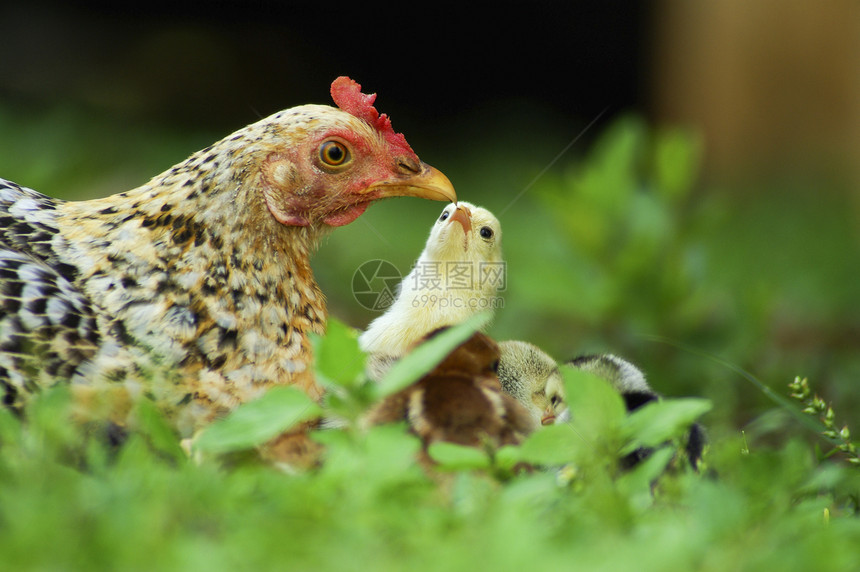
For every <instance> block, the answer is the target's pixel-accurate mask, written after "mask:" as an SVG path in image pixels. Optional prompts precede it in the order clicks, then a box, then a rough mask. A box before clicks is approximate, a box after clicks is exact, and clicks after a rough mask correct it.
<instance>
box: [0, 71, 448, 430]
mask: <svg viewBox="0 0 860 572" xmlns="http://www.w3.org/2000/svg"><path fill="white" fill-rule="evenodd" d="M332 96H333V98H334V100H335V102H336V103H337V104H338V106H339V107H340V109H338V108H334V107H329V106H324V105H303V106H299V107H294V108H291V109H287V110H284V111H281V112H279V113H276V114H274V115H272V116H270V117H267V118H265V119H262V120H260V121H258V122H257V123H254V124H252V125H249V126H247V127H245V128H243V129H240V130H239V131H237V132H235V133H233V134H231V135H229V136H227V137H226V138H224V139H222V140H221V141H218V142H217V143H215V144H213V145H211V146H209V147H207V148H206V149H203V150H202V151H199V152H197V153H195V154H193V155H192V156H191V157H190V158H188V159H187V160H186V161H183V162H182V163H179V164H177V165H176V166H174V167H173V168H171V169H169V170H167V171H165V172H164V173H162V174H160V175H157V176H156V177H154V178H153V179H152V180H151V181H149V182H148V183H147V184H145V185H143V186H140V187H137V188H135V189H133V190H130V191H127V192H121V193H119V194H116V195H113V196H110V197H107V198H103V199H96V200H90V201H80V202H67V201H61V200H55V199H51V198H48V197H46V196H44V195H41V194H39V193H37V192H35V191H33V190H30V189H27V188H24V187H21V186H18V185H16V184H15V183H12V182H9V181H3V180H0V386H2V398H3V401H4V403H5V404H7V405H10V406H13V407H17V406H19V405H20V404H21V403H22V402H23V401H24V400H25V398H26V396H27V395H28V394H30V393H32V392H33V391H35V390H37V389H38V388H39V387H41V386H50V385H53V384H55V383H57V382H59V381H63V380H68V381H71V382H72V384H73V389H74V391H75V393H76V396H77V397H78V399H79V400H80V401H82V402H84V403H87V402H90V401H91V402H92V403H93V404H95V403H97V402H107V408H108V409H109V412H108V414H109V417H111V418H113V420H114V421H117V422H120V423H123V422H124V419H123V416H124V415H125V413H126V410H127V409H128V408H129V407H130V403H131V402H133V401H134V399H135V398H136V397H137V396H139V395H147V396H149V397H151V398H153V399H154V400H155V401H156V403H157V404H158V405H159V406H160V407H161V408H162V409H163V410H164V411H165V412H166V413H167V414H168V416H169V418H170V419H171V420H172V421H174V422H175V423H176V425H177V427H178V428H179V429H180V430H181V432H182V433H183V434H186V435H187V434H189V433H191V432H193V430H194V429H196V428H198V427H200V426H201V425H202V424H204V423H206V422H208V421H210V420H211V419H212V418H213V417H215V416H217V415H219V414H222V413H224V412H226V411H229V410H231V409H232V408H233V407H235V406H236V405H237V404H239V403H242V402H245V401H248V400H250V399H253V398H254V397H256V396H258V395H260V394H261V393H262V392H263V391H264V390H265V389H266V388H268V387H270V386H272V385H276V384H295V385H297V386H299V387H301V388H303V389H304V390H305V391H307V392H308V393H309V394H310V395H311V396H312V397H315V398H316V397H319V396H320V389H319V388H318V386H317V385H316V384H315V382H314V380H313V376H312V372H311V369H310V367H309V366H310V361H311V347H310V343H309V340H308V334H309V333H311V332H316V333H322V332H323V331H324V329H325V322H326V307H325V302H324V299H323V295H322V293H321V292H320V290H319V288H318V287H317V285H316V282H315V281H314V278H313V274H312V272H311V267H310V263H309V257H310V255H311V253H312V252H313V250H314V249H315V247H316V243H317V240H318V238H319V237H320V236H321V235H322V234H323V233H325V232H326V231H327V230H328V229H330V228H332V227H336V226H341V225H344V224H347V223H349V222H351V221H352V220H354V219H355V218H356V217H358V216H359V215H361V214H362V213H363V212H364V210H365V209H366V208H367V206H368V205H369V204H370V203H371V202H372V201H374V200H377V199H381V198H384V197H390V196H418V197H423V198H430V199H436V200H456V197H455V195H454V191H453V188H452V187H451V184H450V182H448V180H447V179H446V178H445V176H444V175H442V174H441V173H439V172H438V171H436V170H435V169H433V168H432V167H430V166H428V165H426V164H424V163H422V162H421V161H420V160H419V159H418V157H417V156H416V155H415V153H414V152H413V151H412V149H411V148H410V147H409V145H408V144H407V143H406V140H405V139H404V138H403V136H402V135H400V134H398V133H395V132H394V131H393V130H392V129H391V125H390V121H389V120H388V118H387V117H386V116H385V115H380V114H379V113H377V112H376V110H375V109H374V108H373V106H372V103H373V99H374V96H372V95H365V94H362V93H361V92H360V86H359V85H358V84H356V83H355V82H353V81H352V80H349V79H348V78H338V79H337V80H336V81H335V82H334V83H333V84H332Z"/></svg>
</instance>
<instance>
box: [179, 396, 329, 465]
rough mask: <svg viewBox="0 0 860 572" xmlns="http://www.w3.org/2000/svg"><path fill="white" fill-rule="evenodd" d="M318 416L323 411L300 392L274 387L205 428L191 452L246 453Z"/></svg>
mask: <svg viewBox="0 0 860 572" xmlns="http://www.w3.org/2000/svg"><path fill="white" fill-rule="evenodd" d="M321 413H322V409H320V407H319V406H318V405H317V404H316V403H314V402H313V400H311V398H310V397H308V396H307V395H306V394H305V393H304V392H302V391H301V390H300V389H298V388H295V387H273V388H271V389H269V390H268V391H267V392H266V393H265V394H264V395H263V396H262V397H260V398H259V399H255V400H254V401H250V402H248V403H245V404H243V405H241V406H239V407H238V408H237V409H236V410H235V411H233V412H232V413H230V415H228V416H227V417H225V418H224V419H222V420H220V421H216V422H215V423H213V424H212V425H210V426H209V427H207V428H206V429H205V430H204V431H203V432H202V433H201V434H200V436H199V437H198V438H197V439H196V440H195V442H194V448H195V449H198V450H200V451H204V452H209V453H226V452H229V451H241V450H243V449H249V448H251V447H255V446H257V445H261V444H263V443H265V442H266V441H268V440H269V439H271V438H273V437H275V436H277V435H278V434H279V433H282V432H284V431H286V430H288V429H289V428H291V427H293V426H295V425H296V424H298V423H301V422H302V421H307V420H308V419H313V418H314V417H318V416H319V415H320V414H321Z"/></svg>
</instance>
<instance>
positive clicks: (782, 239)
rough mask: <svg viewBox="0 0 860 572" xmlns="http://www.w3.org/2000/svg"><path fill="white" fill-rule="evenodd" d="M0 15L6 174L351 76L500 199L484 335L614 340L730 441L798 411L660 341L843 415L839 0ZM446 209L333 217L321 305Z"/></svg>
mask: <svg viewBox="0 0 860 572" xmlns="http://www.w3.org/2000/svg"><path fill="white" fill-rule="evenodd" d="M0 22H3V41H2V52H0V54H2V55H0V168H2V171H0V176H3V177H6V178H9V179H12V180H15V181H17V182H19V183H21V184H23V185H26V186H30V187H33V188H35V189H37V190H39V191H42V192H44V193H46V194H49V195H52V196H60V197H65V198H88V197H94V196H102V195H107V194H111V193H113V192H119V191H121V190H125V189H127V188H131V187H134V186H137V185H139V184H142V183H143V182H145V181H146V180H148V178H149V177H151V176H153V175H155V174H157V173H159V172H161V171H162V170H165V169H167V168H168V167H170V166H171V165H172V164H174V163H177V162H179V161H181V160H182V159H183V158H184V157H186V156H187V155H188V154H190V153H191V152H193V151H195V150H197V149H199V148H202V147H204V146H206V145H208V144H209V143H211V142H212V141H214V140H215V139H218V138H220V137H223V136H225V135H227V134H228V133H230V132H231V131H233V130H235V129H237V128H239V127H241V126H243V125H245V124H247V123H250V122H252V121H255V120H256V119H258V118H259V117H262V116H265V115H268V114H270V113H272V112H274V111H276V110H279V109H282V108H286V107H290V106H293V105H297V104H302V103H328V102H329V95H328V88H329V84H330V83H331V81H332V79H334V78H335V77H336V76H338V75H349V76H351V77H353V78H354V79H356V80H357V81H359V82H360V83H361V84H362V85H363V87H364V89H365V91H366V92H376V93H378V94H379V98H378V100H377V106H378V107H379V109H380V110H381V111H383V112H385V113H388V114H389V115H390V116H391V117H392V120H393V124H394V127H395V129H397V130H398V131H402V132H403V133H404V134H405V135H406V136H407V139H408V140H409V142H410V143H411V145H412V146H413V148H415V149H416V151H417V152H418V154H419V155H420V156H421V158H422V159H423V160H425V161H427V162H428V163H431V164H433V165H434V166H436V167H438V168H439V169H441V170H442V171H443V172H445V173H446V174H447V175H448V176H449V178H451V180H452V181H453V182H454V184H455V186H456V187H457V189H458V193H459V194H460V197H461V198H462V199H463V200H467V201H471V202H475V203H479V204H483V205H484V206H486V207H488V208H490V209H491V210H493V211H494V212H496V214H498V215H499V217H500V219H501V221H502V225H503V228H504V236H505V239H504V248H505V253H506V258H507V261H508V282H509V287H508V290H507V291H506V292H505V307H504V308H503V309H501V310H500V311H499V312H498V315H497V318H496V321H495V322H494V325H493V326H492V329H491V333H492V334H494V335H495V336H496V337H498V338H500V339H510V338H519V339H527V340H531V341H533V342H535V343H538V344H539V345H541V346H542V347H544V348H545V349H547V351H549V352H550V353H552V354H553V355H554V356H555V357H557V358H559V359H562V358H568V357H572V356H573V355H576V354H579V353H583V352H587V351H612V352H615V353H618V354H620V355H623V356H626V357H629V358H630V359H632V360H633V361H635V362H636V363H639V364H641V365H642V367H643V368H644V369H645V370H646V372H647V373H648V374H649V375H650V378H651V379H652V382H653V384H654V386H655V387H656V388H658V389H659V390H661V391H663V392H665V393H667V394H670V395H705V396H708V397H711V398H713V399H714V400H715V401H716V403H717V408H716V410H715V412H714V413H713V414H712V420H711V421H712V423H713V424H715V425H718V426H720V425H721V424H722V425H725V426H727V427H736V426H738V425H743V426H745V427H747V430H748V432H750V433H756V432H758V433H759V434H761V435H766V434H767V433H768V432H769V431H772V430H773V429H774V428H778V429H779V430H788V429H790V428H791V425H790V424H787V423H786V422H785V421H784V420H781V418H780V415H779V413H778V412H774V411H773V410H771V407H772V404H771V403H770V402H768V401H767V400H766V399H765V398H764V397H763V396H762V394H761V393H760V392H759V391H758V390H756V389H755V388H754V387H753V386H752V385H750V384H748V383H747V382H746V381H744V380H743V379H742V378H741V377H740V376H739V375H738V374H737V373H736V372H735V371H732V369H731V368H728V367H726V366H725V365H720V364H718V363H716V362H715V361H713V360H712V359H710V358H708V357H703V356H702V355H700V354H698V353H693V352H690V351H688V350H687V349H682V348H679V347H677V346H678V345H683V346H689V347H690V348H694V349H695V350H696V351H701V352H704V353H706V354H709V355H712V356H717V357H719V358H720V359H723V360H725V361H727V362H728V363H729V364H731V365H732V366H733V367H738V368H743V369H745V370H747V371H749V372H751V373H752V374H754V375H756V376H758V377H759V378H761V379H762V380H763V381H764V382H765V383H766V384H768V385H770V386H771V387H773V388H774V389H775V391H777V392H779V393H783V394H784V393H786V390H785V386H786V384H787V383H788V382H789V381H791V379H792V378H793V376H794V375H802V376H809V377H810V381H811V382H812V385H813V387H814V388H816V389H817V390H818V391H820V392H821V393H822V394H823V395H824V397H825V399H827V400H830V401H833V402H834V404H835V408H836V410H837V414H838V415H839V414H841V415H842V416H844V417H846V419H845V421H847V422H850V421H851V417H852V416H854V414H855V413H856V411H857V410H858V409H857V408H858V406H860V388H858V379H860V358H858V356H857V348H858V345H860V304H859V303H858V301H860V257H858V254H860V233H858V227H860V225H858V217H860V196H859V195H858V192H857V186H858V183H859V182H860V167H858V165H860V73H858V70H860V5H858V4H857V3H855V2H847V1H845V2H831V3H821V4H815V5H810V4H808V3H801V2H776V1H768V2H755V3H748V2H743V1H740V0H731V1H718V0H708V1H702V2H695V3H691V2H684V1H680V0H667V1H663V2H653V3H628V2H620V1H600V2H597V1H589V2H566V3H562V2H553V3H543V4H541V3H531V4H514V3H511V4H506V3H496V4H495V5H492V6H487V7H484V6H481V5H477V4H476V5H474V6H467V5H466V3H445V2H443V3H435V4H434V5H433V6H422V5H417V4H411V5H405V4H399V5H398V4H360V3H349V4H346V3H343V4H340V3H335V2H329V3H314V4H310V3H293V2H272V1H263V0H260V1H256V2H229V1H220V2H203V1H200V2H158V1H155V2H147V3H146V4H145V5H138V4H136V3H124V4H123V3H116V2H76V3H74V5H71V4H70V3H61V2H46V1H40V0H36V1H29V2H26V3H25V2H18V3H15V2H12V3H10V2H6V3H4V4H3V5H2V7H0ZM441 206H442V205H439V204H435V203H428V202H422V201H411V200H405V199H404V200H397V201H388V202H386V203H383V204H379V205H376V206H374V207H373V208H372V209H370V210H369V211H368V213H367V214H366V215H364V216H362V217H361V218H360V219H359V220H358V221H356V222H355V223H353V224H352V225H350V226H349V227H346V228H343V229H338V231H337V232H335V233H334V234H333V235H332V237H331V238H330V239H328V240H327V241H326V243H325V244H323V245H322V247H321V250H320V253H319V255H318V257H317V258H316V260H315V266H316V268H317V274H318V278H319V281H320V284H321V286H322V287H323V289H324V291H325V292H326V293H327V295H328V297H329V301H330V309H331V312H332V314H334V315H336V316H338V317H340V318H341V319H343V320H345V321H346V322H348V323H350V324H351V325H353V326H356V327H363V326H364V325H365V324H366V323H367V322H368V321H369V320H370V319H372V318H373V317H374V314H373V313H372V312H369V311H367V310H365V309H364V308H362V307H361V306H360V305H359V304H358V303H357V302H356V300H355V299H354V298H353V296H352V293H351V291H350V284H351V278H352V274H353V273H354V271H355V269H356V268H357V267H358V266H360V264H361V263H362V262H364V261H366V260H371V259H375V258H381V259H386V260H390V261H392V262H394V263H395V265H397V266H398V268H400V269H401V270H402V272H403V273H404V274H405V273H406V272H408V270H409V267H410V265H411V263H412V261H413V260H414V259H415V257H416V256H417V255H418V253H419V252H420V250H421V248H422V247H423V243H424V240H425V238H426V233H427V231H428V230H429V227H430V225H431V224H432V222H433V220H434V218H435V216H436V214H437V213H438V211H439V210H440V209H441ZM655 337H659V338H661V340H662V341H656V340H655ZM667 341H668V342H670V343H667ZM723 422H724V423H723Z"/></svg>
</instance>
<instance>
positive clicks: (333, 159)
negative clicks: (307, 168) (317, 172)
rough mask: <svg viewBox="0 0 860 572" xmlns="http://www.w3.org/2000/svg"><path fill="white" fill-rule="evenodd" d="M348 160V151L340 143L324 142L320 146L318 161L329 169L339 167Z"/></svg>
mask: <svg viewBox="0 0 860 572" xmlns="http://www.w3.org/2000/svg"><path fill="white" fill-rule="evenodd" d="M349 158H350V157H349V149H347V148H346V145H344V144H343V143H341V142H340V141H326V142H325V143H323V144H322V145H320V161H322V162H323V163H324V164H326V165H329V166H330V167H339V166H341V165H343V164H345V163H347V162H348V161H349Z"/></svg>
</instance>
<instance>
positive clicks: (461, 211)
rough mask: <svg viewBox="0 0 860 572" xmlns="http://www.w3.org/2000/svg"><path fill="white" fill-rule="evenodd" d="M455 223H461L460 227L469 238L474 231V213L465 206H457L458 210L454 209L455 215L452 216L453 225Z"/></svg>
mask: <svg viewBox="0 0 860 572" xmlns="http://www.w3.org/2000/svg"><path fill="white" fill-rule="evenodd" d="M454 221H457V222H459V223H460V226H462V227H463V232H464V233H465V234H466V236H468V235H469V232H470V231H471V230H472V212H471V211H470V210H469V209H468V208H467V207H464V206H463V205H457V208H456V209H454V214H452V215H451V223H453V222H454ZM451 223H449V224H451Z"/></svg>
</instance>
